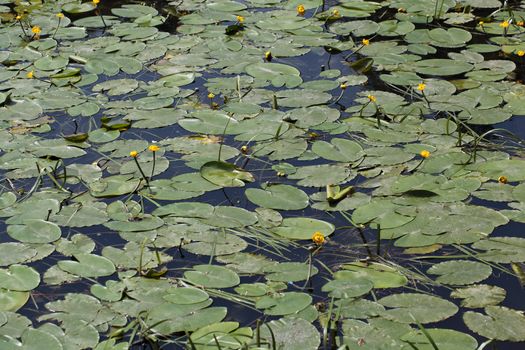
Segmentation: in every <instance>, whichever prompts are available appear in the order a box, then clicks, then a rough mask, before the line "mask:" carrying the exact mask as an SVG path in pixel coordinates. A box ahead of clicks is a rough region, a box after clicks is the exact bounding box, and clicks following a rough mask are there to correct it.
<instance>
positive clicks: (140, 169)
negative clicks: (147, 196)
mask: <svg viewBox="0 0 525 350" xmlns="http://www.w3.org/2000/svg"><path fill="white" fill-rule="evenodd" d="M133 159H134V160H135V164H137V168H139V171H140V174H141V175H142V178H143V179H144V181H146V184H147V185H148V187H149V180H148V177H147V176H146V175H144V171H142V168H141V167H140V164H139V161H138V160H137V157H133Z"/></svg>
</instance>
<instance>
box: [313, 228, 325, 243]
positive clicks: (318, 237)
mask: <svg viewBox="0 0 525 350" xmlns="http://www.w3.org/2000/svg"><path fill="white" fill-rule="evenodd" d="M312 241H313V242H314V243H315V244H317V245H321V244H323V243H324V242H325V238H324V235H323V234H322V233H321V232H319V231H317V232H314V234H313V236H312Z"/></svg>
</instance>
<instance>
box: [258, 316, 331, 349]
mask: <svg viewBox="0 0 525 350" xmlns="http://www.w3.org/2000/svg"><path fill="white" fill-rule="evenodd" d="M266 325H267V327H266V326H264V325H263V326H261V336H262V337H263V338H264V339H266V341H268V342H270V343H271V341H272V334H273V338H274V339H275V344H276V346H278V347H281V348H283V349H287V350H315V349H317V348H318V347H319V345H320V342H321V341H320V339H319V335H318V332H317V329H316V328H315V327H314V326H313V325H312V324H311V323H309V322H308V321H306V320H303V319H301V318H292V317H285V318H281V319H279V320H275V321H271V322H268V323H267V324H266ZM268 328H270V329H271V333H270V330H269V329H268Z"/></svg>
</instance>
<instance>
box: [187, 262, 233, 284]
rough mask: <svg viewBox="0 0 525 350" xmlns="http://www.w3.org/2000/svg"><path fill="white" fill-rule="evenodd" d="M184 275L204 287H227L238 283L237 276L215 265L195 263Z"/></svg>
mask: <svg viewBox="0 0 525 350" xmlns="http://www.w3.org/2000/svg"><path fill="white" fill-rule="evenodd" d="M193 269H194V270H193V271H187V272H185V273H184V277H185V278H187V279H188V280H189V281H190V282H192V283H194V284H195V285H197V286H203V287H204V288H229V287H235V286H236V285H238V284H239V283H240V279H239V276H238V275H237V274H236V273H235V272H233V271H232V270H230V269H227V268H225V267H222V266H215V265H195V266H193Z"/></svg>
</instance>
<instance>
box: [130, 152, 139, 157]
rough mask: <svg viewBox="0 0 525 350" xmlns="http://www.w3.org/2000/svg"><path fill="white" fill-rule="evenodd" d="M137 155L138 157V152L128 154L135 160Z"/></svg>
mask: <svg viewBox="0 0 525 350" xmlns="http://www.w3.org/2000/svg"><path fill="white" fill-rule="evenodd" d="M138 155H139V152H137V151H131V152H129V156H130V157H132V158H137V156H138Z"/></svg>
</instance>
